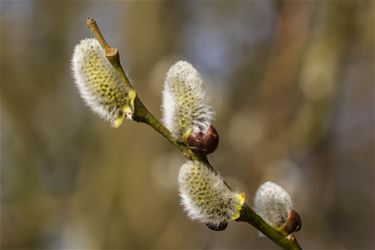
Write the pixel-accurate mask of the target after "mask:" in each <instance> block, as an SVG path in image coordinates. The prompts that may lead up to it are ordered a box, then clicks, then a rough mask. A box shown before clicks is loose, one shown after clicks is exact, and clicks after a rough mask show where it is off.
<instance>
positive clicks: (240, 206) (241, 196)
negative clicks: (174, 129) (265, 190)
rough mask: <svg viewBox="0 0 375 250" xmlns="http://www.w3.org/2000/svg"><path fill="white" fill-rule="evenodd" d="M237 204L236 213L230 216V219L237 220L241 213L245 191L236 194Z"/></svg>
mask: <svg viewBox="0 0 375 250" xmlns="http://www.w3.org/2000/svg"><path fill="white" fill-rule="evenodd" d="M237 199H238V204H237V206H236V210H237V213H236V214H234V215H233V216H232V217H231V220H237V219H238V218H239V217H240V215H241V209H242V205H243V204H244V203H245V193H243V192H241V193H238V194H237Z"/></svg>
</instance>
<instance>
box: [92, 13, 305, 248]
mask: <svg viewBox="0 0 375 250" xmlns="http://www.w3.org/2000/svg"><path fill="white" fill-rule="evenodd" d="M87 26H88V28H89V29H90V31H91V32H92V33H93V35H94V36H95V38H96V39H97V40H98V41H99V43H100V45H101V46H102V48H103V49H104V51H105V56H106V57H107V59H108V61H109V62H110V63H111V64H112V66H113V67H114V68H115V69H116V70H117V72H118V73H119V75H120V77H121V80H122V82H123V83H124V84H125V86H126V87H128V88H132V86H131V84H130V81H129V78H128V76H127V75H126V73H125V71H124V69H123V68H122V66H121V63H120V57H119V53H118V50H117V49H116V48H112V47H111V46H109V44H108V43H107V42H106V40H105V39H104V37H103V35H102V33H101V32H100V29H99V27H98V25H97V24H96V22H95V20H94V19H93V18H91V17H90V18H88V19H87ZM134 106H135V112H134V115H133V120H135V121H137V122H142V123H145V124H147V125H149V126H151V127H152V128H153V129H155V130H156V131H157V132H158V133H159V134H161V135H162V136H164V138H166V139H167V140H168V141H169V142H171V143H172V144H173V145H175V146H176V147H177V148H178V149H179V150H180V151H181V153H182V154H183V155H184V157H185V158H187V159H189V160H198V161H201V162H204V163H206V164H208V165H209V166H211V165H210V164H209V162H208V159H207V157H206V156H200V155H197V154H195V153H194V152H192V151H191V150H190V149H189V148H188V147H187V146H186V145H185V144H184V143H182V142H179V141H177V140H175V139H174V138H173V137H172V134H171V132H170V131H169V130H168V129H167V128H166V127H165V126H164V125H163V124H162V123H161V122H160V121H159V120H158V119H157V118H155V116H154V115H153V114H152V113H151V112H150V111H149V110H148V109H147V108H146V107H145V105H144V104H143V103H142V101H141V99H140V98H139V95H138V93H137V96H136V98H135V101H134ZM236 221H243V222H247V223H249V224H251V225H252V226H254V227H255V228H256V229H258V230H259V231H260V232H262V233H263V234H264V235H265V236H266V237H268V238H269V239H270V240H272V241H273V242H275V243H276V244H277V245H279V246H280V247H282V248H284V249H288V250H297V249H301V247H300V246H299V245H298V243H297V241H296V239H295V237H294V236H292V235H289V236H285V235H283V234H281V233H280V232H279V231H277V230H275V229H274V228H272V227H271V226H269V225H268V224H267V223H266V222H265V221H264V220H263V219H262V218H261V217H260V216H259V215H257V214H256V213H255V212H254V211H253V210H252V209H251V208H250V207H249V206H248V205H247V204H244V205H243V207H242V209H241V214H240V217H239V218H238V219H237V220H236Z"/></svg>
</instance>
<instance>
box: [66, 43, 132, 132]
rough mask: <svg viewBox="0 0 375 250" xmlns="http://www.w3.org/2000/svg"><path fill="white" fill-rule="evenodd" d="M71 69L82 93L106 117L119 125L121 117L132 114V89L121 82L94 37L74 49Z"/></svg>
mask: <svg viewBox="0 0 375 250" xmlns="http://www.w3.org/2000/svg"><path fill="white" fill-rule="evenodd" d="M72 70H73V74H74V79H75V82H76V85H77V87H78V90H79V92H80V94H81V97H82V98H83V99H84V101H85V102H86V104H87V105H88V106H89V107H90V108H91V109H92V110H93V111H94V112H96V113H97V114H99V115H100V116H101V117H102V118H104V119H105V120H108V121H110V122H111V123H112V125H113V126H114V127H118V126H119V125H120V124H121V123H122V121H123V119H124V117H125V116H126V117H127V118H131V117H132V112H133V111H134V103H133V102H134V98H135V92H134V90H129V89H127V88H126V86H125V85H124V84H123V83H122V82H121V80H120V76H119V74H118V73H117V72H116V70H115V69H114V68H113V66H112V65H111V64H110V62H109V61H108V60H107V58H106V57H105V52H104V50H103V49H102V47H101V46H100V44H99V42H98V41H97V40H96V39H85V40H82V41H81V42H80V44H78V45H77V46H76V47H75V49H74V53H73V58H72Z"/></svg>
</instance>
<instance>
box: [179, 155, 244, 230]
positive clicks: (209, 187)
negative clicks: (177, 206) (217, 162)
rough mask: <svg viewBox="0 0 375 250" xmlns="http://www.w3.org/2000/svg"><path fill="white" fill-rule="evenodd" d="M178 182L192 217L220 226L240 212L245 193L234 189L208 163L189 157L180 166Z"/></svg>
mask: <svg viewBox="0 0 375 250" xmlns="http://www.w3.org/2000/svg"><path fill="white" fill-rule="evenodd" d="M178 183H179V192H180V197H181V204H182V205H183V207H184V209H185V211H186V212H187V214H188V216H189V217H190V218H191V219H193V220H198V221H200V222H203V223H208V224H210V225H217V226H218V225H220V224H222V223H225V222H228V221H232V220H236V219H237V218H238V217H239V216H240V210H241V207H242V205H243V203H244V200H245V196H244V194H243V193H238V192H235V191H233V190H231V189H230V188H229V187H228V186H227V184H226V183H225V182H224V180H223V178H222V177H221V176H220V175H219V174H218V173H216V172H214V170H213V169H211V168H210V167H209V166H206V165H205V164H204V163H202V162H198V161H187V162H186V163H185V164H184V165H183V166H182V167H181V169H180V172H179V176H178Z"/></svg>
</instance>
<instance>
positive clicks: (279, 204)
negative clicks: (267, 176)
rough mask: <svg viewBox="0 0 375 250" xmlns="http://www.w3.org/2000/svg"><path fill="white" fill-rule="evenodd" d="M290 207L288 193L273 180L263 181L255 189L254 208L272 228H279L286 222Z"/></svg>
mask: <svg viewBox="0 0 375 250" xmlns="http://www.w3.org/2000/svg"><path fill="white" fill-rule="evenodd" d="M292 207H293V204H292V199H291V198H290V195H289V194H288V193H287V192H286V191H285V190H284V189H283V188H282V187H280V186H279V185H277V184H275V183H273V182H270V181H268V182H265V183H264V184H262V185H261V186H260V187H259V188H258V190H257V191H256V194H255V197H254V210H255V212H256V213H257V214H258V215H259V216H260V217H262V218H263V220H265V221H266V222H267V223H268V224H269V225H270V226H271V227H273V228H280V227H281V226H283V225H284V224H285V223H286V222H287V220H288V214H289V212H290V211H291V210H292Z"/></svg>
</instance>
